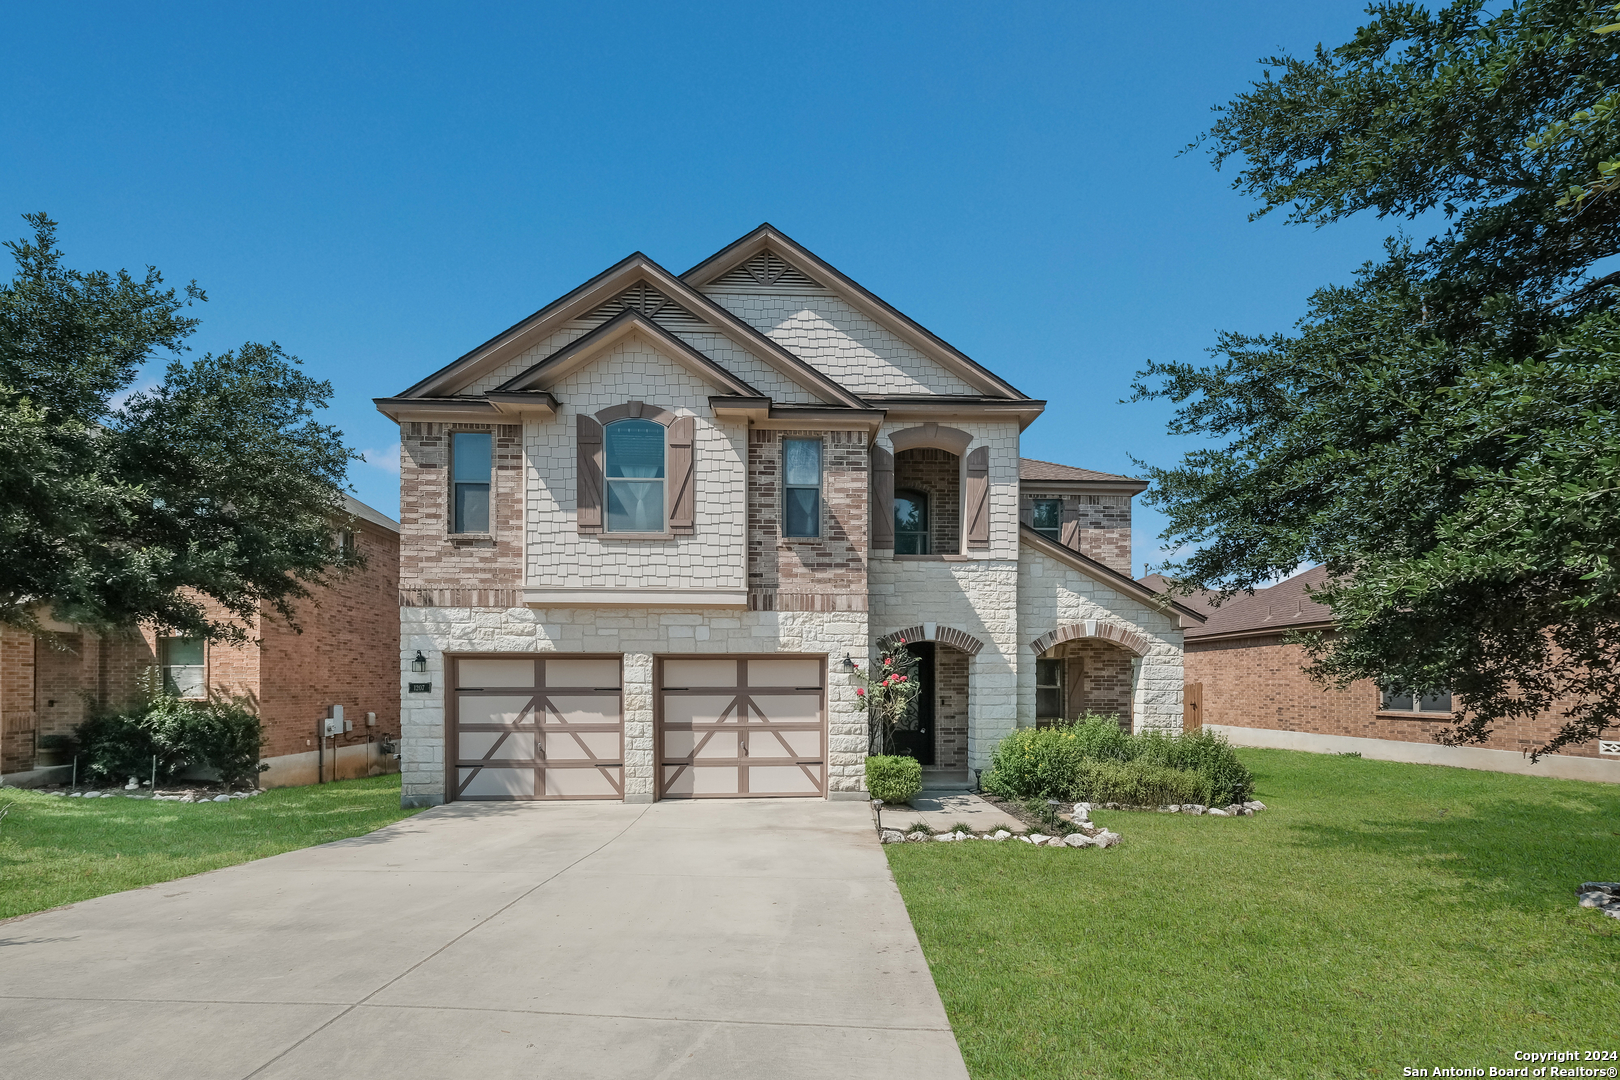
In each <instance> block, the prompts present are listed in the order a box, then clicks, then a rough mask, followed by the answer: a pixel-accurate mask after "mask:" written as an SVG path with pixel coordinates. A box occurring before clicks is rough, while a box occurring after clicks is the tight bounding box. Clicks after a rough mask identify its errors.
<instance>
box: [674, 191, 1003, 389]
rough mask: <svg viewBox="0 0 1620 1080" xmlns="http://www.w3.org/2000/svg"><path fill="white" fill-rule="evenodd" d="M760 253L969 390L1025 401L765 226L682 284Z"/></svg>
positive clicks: (697, 282)
mask: <svg viewBox="0 0 1620 1080" xmlns="http://www.w3.org/2000/svg"><path fill="white" fill-rule="evenodd" d="M761 251H771V252H774V253H776V254H777V255H778V256H780V257H781V258H782V259H784V260H785V261H786V262H787V263H788V264H790V266H791V267H793V268H797V269H798V270H799V271H801V272H802V273H801V276H803V275H804V274H808V275H809V277H811V278H813V279H817V280H818V281H819V283H821V284H823V285H825V286H827V287H828V289H829V290H830V291H832V292H834V293H836V294H837V295H838V296H840V297H841V298H842V299H843V300H845V301H846V302H848V303H849V304H850V305H851V306H853V307H854V308H856V309H857V310H858V311H860V312H861V313H862V314H864V315H866V316H867V317H868V318H870V319H871V320H872V321H873V322H875V323H877V324H878V325H879V326H881V327H883V328H884V329H885V330H887V331H889V332H890V333H892V334H894V335H895V336H896V337H898V338H900V339H901V340H902V341H905V342H906V343H907V344H909V345H911V346H912V347H913V348H915V349H917V350H918V351H919V352H921V353H922V354H923V355H925V356H927V357H929V358H930V359H931V360H933V361H935V362H936V363H938V364H939V365H940V366H942V367H944V368H945V369H946V370H947V371H949V372H951V373H952V374H954V375H956V376H957V377H959V378H961V379H962V380H963V381H965V382H967V383H968V384H969V385H970V386H974V387H976V388H977V389H979V390H980V391H982V392H983V393H985V394H988V395H991V396H993V397H998V398H1012V399H1017V400H1025V401H1027V400H1029V398H1028V397H1027V396H1026V395H1025V394H1024V393H1023V392H1022V391H1020V390H1019V389H1018V388H1017V387H1015V386H1013V385H1012V384H1011V383H1009V382H1007V381H1006V380H1004V379H1002V378H1001V377H1000V376H998V375H996V374H995V373H994V372H992V371H990V370H989V369H987V368H985V367H982V366H981V365H979V364H978V363H977V362H975V361H974V360H973V358H972V357H970V356H968V355H967V354H966V353H964V352H962V351H961V350H960V349H958V348H956V346H954V345H952V344H951V343H950V342H948V341H946V340H945V339H944V338H942V337H940V336H939V335H938V334H935V333H934V332H933V331H931V330H929V329H928V328H927V327H925V326H923V325H922V324H921V323H919V322H917V321H916V320H914V319H912V318H911V317H910V316H908V315H906V314H904V313H903V312H901V311H899V310H898V309H896V308H895V307H893V306H892V305H890V304H889V303H888V302H887V301H886V300H884V299H883V298H882V297H879V296H877V295H876V294H874V293H872V292H870V291H869V290H867V289H866V288H865V287H864V286H862V285H861V284H860V283H859V282H857V281H855V280H854V279H853V278H850V277H848V276H846V275H845V274H843V273H842V272H840V271H839V270H838V269H837V268H836V267H834V266H832V265H831V264H830V263H827V262H825V261H824V260H822V259H821V258H820V257H819V256H817V255H816V254H815V253H814V252H813V251H811V250H809V249H808V248H806V247H803V246H802V245H800V244H799V243H798V242H796V241H795V240H793V239H792V238H790V237H789V236H787V235H786V234H785V233H783V232H781V231H780V230H778V229H777V228H776V227H775V226H773V225H771V223H770V222H765V223H764V224H762V225H760V226H759V228H757V229H755V230H753V231H752V232H750V233H748V234H747V235H745V236H741V237H738V238H737V239H736V240H734V241H732V242H731V243H729V244H727V245H726V246H725V247H723V248H721V249H720V250H719V251H717V252H715V253H714V254H713V255H710V256H709V257H708V258H707V259H704V260H703V261H702V262H700V263H698V264H697V265H696V266H694V267H692V269H690V270H688V271H687V272H686V273H684V274H682V275H681V280H682V281H684V282H686V283H687V284H688V285H690V286H692V287H693V288H695V289H702V288H705V287H707V286H709V285H710V284H712V283H714V282H715V281H717V280H718V279H719V278H721V277H723V276H724V275H725V274H727V273H729V272H730V271H732V270H734V269H736V268H737V267H739V266H741V265H742V264H743V263H745V262H747V261H748V260H749V259H751V258H753V257H754V256H756V255H758V254H759V253H760V252H761Z"/></svg>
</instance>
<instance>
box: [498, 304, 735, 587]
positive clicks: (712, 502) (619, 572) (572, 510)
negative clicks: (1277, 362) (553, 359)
mask: <svg viewBox="0 0 1620 1080" xmlns="http://www.w3.org/2000/svg"><path fill="white" fill-rule="evenodd" d="M551 389H552V392H553V393H554V394H556V396H557V398H558V400H559V401H561V402H562V403H563V406H562V408H561V409H559V410H558V413H557V415H556V416H554V417H552V418H551V419H549V420H545V421H535V422H530V423H528V424H526V425H525V429H524V430H525V439H524V448H525V450H526V452H527V455H528V472H527V476H528V495H529V505H528V581H527V584H528V585H529V586H531V587H545V586H551V587H556V588H586V587H597V588H617V589H634V588H646V587H661V588H699V589H735V590H739V591H741V590H743V589H744V588H745V587H746V583H747V553H746V529H747V521H748V501H747V475H746V473H747V469H746V462H747V456H748V441H747V439H748V429H747V425H746V424H745V423H743V422H741V421H725V422H722V421H718V420H716V419H715V418H714V417H713V416H712V415H711V413H710V410H709V396H710V395H711V394H714V393H715V392H716V391H715V388H714V387H712V386H709V385H708V384H707V383H705V382H703V381H702V380H701V379H699V378H697V377H696V376H695V375H692V374H691V373H690V372H688V371H687V370H686V369H685V368H683V367H681V366H680V365H678V364H676V363H675V362H674V361H673V360H670V359H668V358H667V357H665V356H664V355H663V354H662V353H660V352H658V351H657V350H656V349H655V348H654V347H653V346H652V344H651V343H650V342H648V341H647V340H645V339H644V338H642V337H640V336H639V335H637V336H634V337H631V338H626V339H625V340H623V341H621V342H619V343H618V344H617V345H615V346H614V347H613V348H612V349H610V350H608V351H607V352H605V353H604V354H603V355H602V356H601V357H599V358H598V359H596V360H595V361H594V362H592V363H590V364H588V365H586V366H585V367H583V368H581V369H580V370H578V371H576V372H574V373H572V374H571V375H569V376H568V377H566V378H564V379H561V380H559V381H558V382H557V384H556V385H555V386H553V387H552V388H551ZM628 401H641V402H645V403H646V404H648V405H655V406H658V407H660V408H664V409H668V410H670V411H671V412H674V413H676V414H677V415H687V416H692V417H694V418H695V432H694V443H693V448H692V454H693V460H694V486H695V489H696V490H695V491H694V493H693V495H694V504H693V505H694V509H695V520H696V523H697V524H696V529H695V530H694V532H693V534H692V535H690V536H671V537H669V538H667V539H655V540H627V539H617V538H615V537H614V535H613V534H612V533H610V532H602V533H593V534H586V535H581V534H580V532H579V531H578V523H577V522H578V519H577V516H576V502H575V498H576V496H575V492H576V485H577V477H576V475H575V473H576V470H577V469H578V439H577V435H576V423H577V421H576V417H577V416H578V415H579V414H580V413H584V414H586V415H593V414H595V413H597V412H599V411H601V410H602V409H605V408H608V407H609V406H613V405H623V404H624V403H626V402H628ZM668 512H669V507H668V506H667V505H666V506H665V513H666V515H667V514H668ZM470 606H478V607H483V606H486V605H483V604H479V605H470ZM487 606H490V607H501V606H504V605H501V604H499V603H494V604H489V605H487Z"/></svg>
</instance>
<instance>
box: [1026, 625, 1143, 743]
mask: <svg viewBox="0 0 1620 1080" xmlns="http://www.w3.org/2000/svg"><path fill="white" fill-rule="evenodd" d="M1030 651H1031V652H1033V653H1034V654H1035V723H1036V726H1037V727H1044V726H1046V725H1049V724H1051V723H1054V722H1056V721H1059V720H1075V719H1078V718H1079V717H1081V716H1084V715H1085V714H1087V713H1092V714H1095V715H1099V716H1113V717H1114V718H1115V719H1116V720H1118V721H1119V725H1120V727H1122V728H1124V729H1125V730H1126V731H1130V730H1132V727H1133V724H1134V721H1135V711H1136V710H1135V700H1136V686H1137V681H1138V678H1139V676H1140V671H1141V663H1142V657H1143V656H1144V655H1145V654H1146V653H1147V651H1148V640H1147V639H1146V638H1145V637H1143V636H1142V635H1141V634H1138V633H1136V632H1134V631H1132V630H1127V629H1126V628H1125V627H1122V626H1119V625H1117V624H1115V623H1110V622H1106V621H1103V620H1088V621H1086V622H1079V623H1070V624H1067V625H1065V626H1061V627H1058V628H1057V629H1055V630H1052V631H1049V632H1047V633H1045V634H1042V635H1041V636H1040V637H1038V638H1036V639H1035V640H1034V641H1032V642H1030Z"/></svg>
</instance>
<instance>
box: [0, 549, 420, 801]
mask: <svg viewBox="0 0 1620 1080" xmlns="http://www.w3.org/2000/svg"><path fill="white" fill-rule="evenodd" d="M355 544H356V547H357V548H358V549H359V551H360V552H361V554H363V555H364V556H365V559H366V565H365V567H364V568H362V569H358V570H355V571H352V572H350V573H348V574H345V575H343V576H341V577H339V578H338V579H337V580H336V581H335V582H334V583H333V584H332V585H331V586H330V587H328V588H325V589H318V590H316V591H315V595H314V596H313V597H312V598H311V599H309V600H306V601H303V602H301V603H300V604H298V606H297V610H296V619H297V621H298V623H299V625H300V628H301V629H302V631H303V632H302V633H298V632H296V631H294V630H293V629H292V628H291V627H289V626H287V624H286V623H285V622H284V621H282V620H281V619H280V618H279V617H276V616H260V618H259V619H258V620H256V625H255V626H254V627H252V628H251V630H250V633H251V634H252V635H253V637H254V638H255V639H256V640H255V641H253V642H251V643H249V644H246V645H241V646H229V645H224V644H218V643H211V644H209V645H206V646H205V648H204V680H205V683H206V685H207V687H208V689H209V691H210V693H213V694H218V695H220V696H224V697H237V698H242V699H245V700H246V702H247V703H248V704H249V706H250V707H251V708H253V709H255V710H256V711H257V712H258V713H259V716H260V718H261V720H262V722H263V725H264V733H265V745H264V747H263V749H262V751H261V754H262V756H263V757H264V759H265V760H266V761H267V762H268V763H269V764H271V766H272V768H271V771H270V772H269V773H266V774H265V776H264V784H265V786H278V785H279V784H281V783H307V782H313V781H314V779H315V772H314V769H315V763H314V759H315V758H316V756H317V754H316V745H315V738H316V736H315V724H316V720H317V718H318V717H322V716H325V715H326V712H327V708H328V706H331V705H342V706H343V708H344V715H345V719H348V720H350V721H352V722H353V724H354V730H353V731H351V732H349V733H347V734H345V735H342V736H339V737H337V738H336V739H334V740H329V741H328V742H327V745H326V753H327V761H328V764H330V762H331V754H332V753H333V752H334V747H352V748H354V749H355V750H356V751H358V750H359V749H360V748H362V747H364V746H367V745H368V744H369V745H371V746H372V752H371V753H369V754H367V753H358V752H356V753H353V754H350V753H345V755H344V758H345V770H346V771H345V772H341V773H340V774H339V775H354V774H356V773H358V774H360V775H364V774H365V772H367V771H383V770H384V769H387V768H392V767H393V766H392V763H391V761H389V760H387V759H385V758H384V757H383V756H382V755H381V754H380V752H378V751H376V749H375V743H376V742H377V741H379V740H380V739H381V738H382V737H384V736H388V737H390V738H397V737H398V735H399V730H400V728H399V693H400V686H399V669H398V666H397V664H398V660H397V657H398V656H399V554H400V547H399V537H398V535H397V534H395V533H394V532H393V531H392V530H391V529H389V528H385V527H383V526H380V525H377V524H375V523H373V522H371V521H368V520H363V519H362V520H361V521H359V522H358V523H357V526H356V529H355ZM208 607H209V608H210V615H211V616H212V617H214V618H221V617H224V614H225V613H224V612H223V609H221V608H219V607H218V606H217V605H213V604H209V605H208ZM53 637H54V641H46V640H36V639H34V638H33V637H32V636H30V635H28V634H25V633H22V632H21V631H17V630H13V629H4V630H0V713H3V722H4V728H5V743H4V746H5V761H4V765H3V770H0V771H5V772H19V771H25V770H28V769H31V768H32V767H33V763H34V749H35V727H36V724H37V729H38V732H37V733H38V734H39V735H47V734H70V733H71V732H72V730H73V729H74V728H75V727H76V726H77V725H79V724H80V723H82V722H83V721H84V720H85V718H86V716H87V713H88V710H89V709H90V708H91V707H92V705H93V704H99V705H104V706H108V707H113V708H118V707H123V706H125V705H128V704H130V703H132V702H134V701H135V700H137V698H138V696H139V694H140V692H141V686H142V682H143V673H144V672H147V671H150V670H151V669H152V667H153V666H154V665H156V664H158V663H159V662H160V659H161V637H160V635H159V634H157V633H156V632H155V631H154V630H152V629H150V628H143V629H141V630H139V631H136V632H132V633H128V634H123V635H113V636H108V637H98V636H96V635H94V634H90V633H85V632H78V633H63V634H58V635H54V636H53ZM23 705H26V708H23V707H22V706H23ZM368 712H373V713H376V714H377V723H376V724H375V725H374V726H370V727H368V726H367V725H366V722H365V714H366V713H368ZM305 757H307V758H308V759H309V760H307V761H305V760H304V758H305ZM351 758H352V760H353V761H354V762H358V763H359V764H358V766H355V765H351V764H349V760H350V759H351ZM327 775H328V777H330V775H331V774H330V773H328V774H327Z"/></svg>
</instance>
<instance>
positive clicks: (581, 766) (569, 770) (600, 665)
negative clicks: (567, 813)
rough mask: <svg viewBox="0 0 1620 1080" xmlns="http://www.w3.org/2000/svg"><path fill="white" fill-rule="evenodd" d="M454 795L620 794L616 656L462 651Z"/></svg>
mask: <svg viewBox="0 0 1620 1080" xmlns="http://www.w3.org/2000/svg"><path fill="white" fill-rule="evenodd" d="M453 667H454V683H453V685H454V687H455V692H454V694H453V695H452V696H451V710H450V744H451V746H452V748H453V752H452V753H451V754H449V755H447V757H448V761H447V765H448V769H447V771H448V773H449V776H448V780H449V783H450V790H451V792H452V793H453V794H452V798H455V799H462V800H485V801H490V800H512V799H622V798H623V797H624V719H623V712H622V711H621V708H620V700H621V696H620V688H619V686H620V684H619V658H618V657H616V656H615V657H584V656H563V657H538V656H524V657H498V658H497V657H458V658H456V659H455V660H454V662H453Z"/></svg>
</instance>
